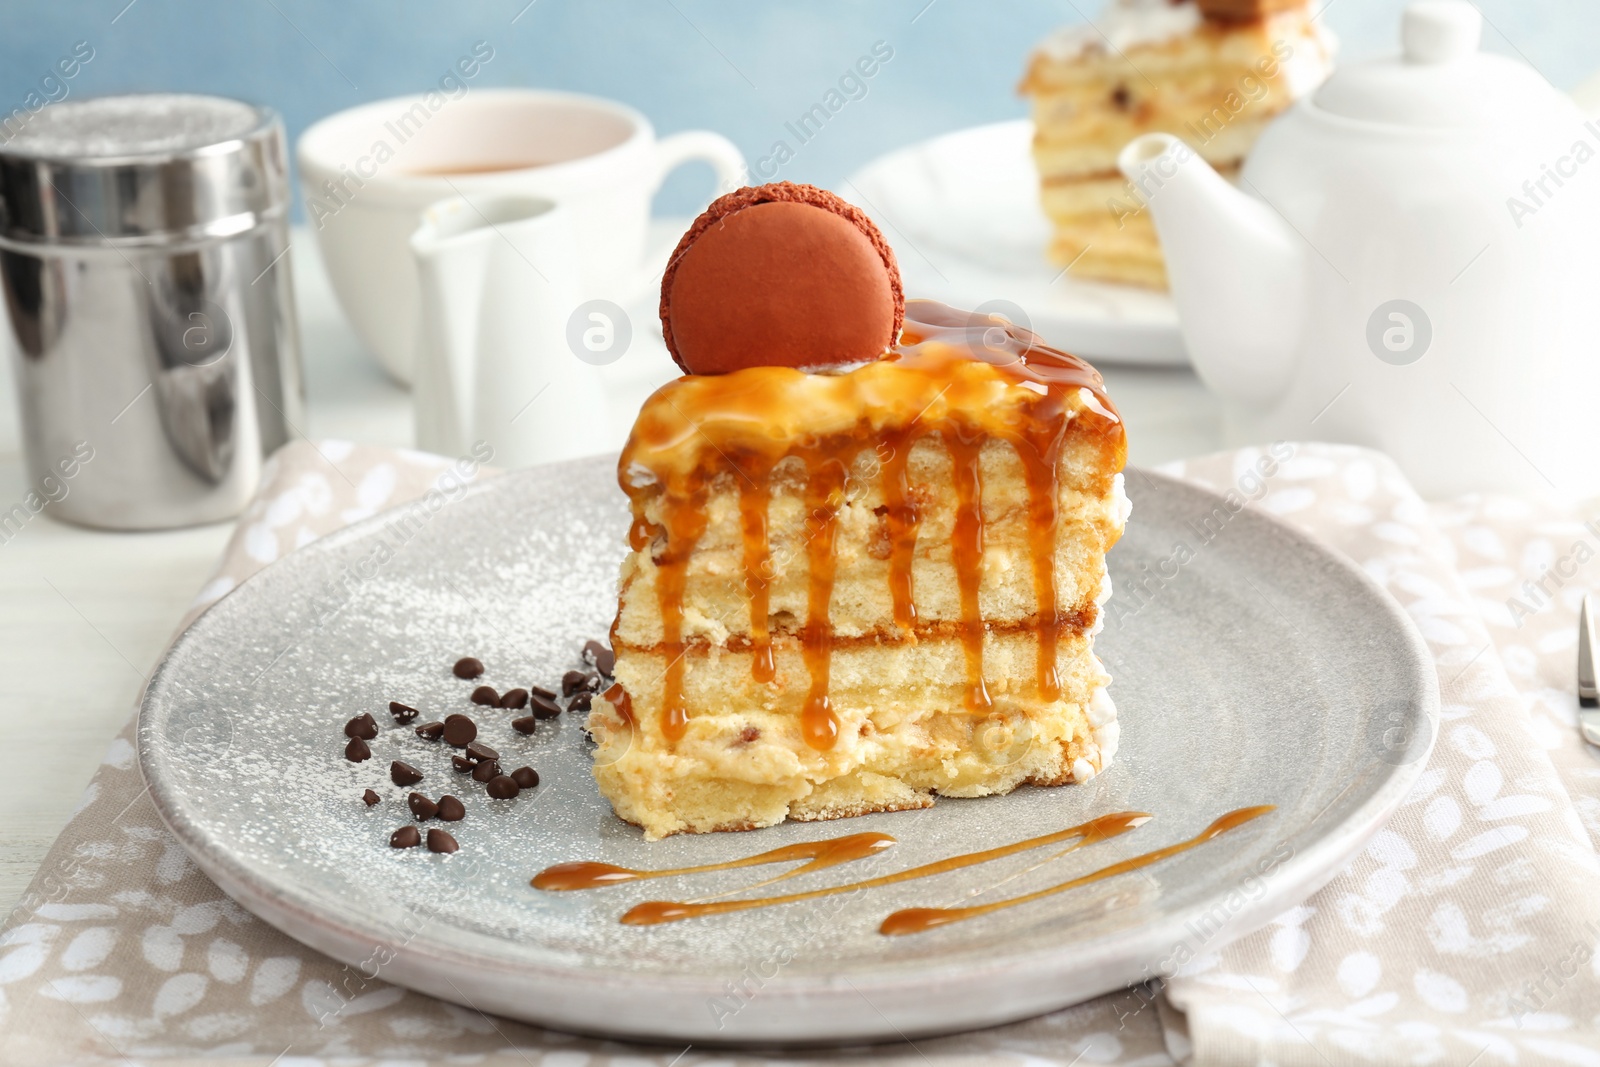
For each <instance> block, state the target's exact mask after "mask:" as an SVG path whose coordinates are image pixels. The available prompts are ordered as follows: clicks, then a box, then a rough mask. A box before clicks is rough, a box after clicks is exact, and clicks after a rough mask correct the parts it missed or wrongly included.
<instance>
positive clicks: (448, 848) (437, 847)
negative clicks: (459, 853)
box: [428, 827, 461, 852]
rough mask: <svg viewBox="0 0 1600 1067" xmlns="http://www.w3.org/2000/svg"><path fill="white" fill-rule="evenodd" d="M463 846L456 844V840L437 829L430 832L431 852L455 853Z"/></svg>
mask: <svg viewBox="0 0 1600 1067" xmlns="http://www.w3.org/2000/svg"><path fill="white" fill-rule="evenodd" d="M460 847H461V846H460V845H458V844H456V839H455V838H453V837H451V836H450V835H449V834H447V833H445V832H444V831H443V830H440V829H438V828H437V827H435V828H434V829H432V830H429V831H428V851H429V852H454V851H456V850H457V849H459V848H460Z"/></svg>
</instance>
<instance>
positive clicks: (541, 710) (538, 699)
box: [532, 694, 561, 719]
mask: <svg viewBox="0 0 1600 1067" xmlns="http://www.w3.org/2000/svg"><path fill="white" fill-rule="evenodd" d="M532 704H533V717H534V718H535V719H557V718H560V717H561V705H560V704H557V703H556V698H555V697H553V696H548V697H545V696H539V695H537V694H535V695H534V697H533V700H532Z"/></svg>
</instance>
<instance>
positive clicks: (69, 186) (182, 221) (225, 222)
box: [0, 93, 289, 245]
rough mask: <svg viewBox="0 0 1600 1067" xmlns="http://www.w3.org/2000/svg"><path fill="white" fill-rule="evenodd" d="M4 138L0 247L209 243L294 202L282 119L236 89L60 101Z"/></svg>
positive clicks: (1, 132) (4, 130)
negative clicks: (233, 94) (233, 93)
mask: <svg viewBox="0 0 1600 1067" xmlns="http://www.w3.org/2000/svg"><path fill="white" fill-rule="evenodd" d="M25 114H26V113H25ZM19 121H20V123H21V125H20V128H17V126H16V124H17V123H18V122H19ZM7 134H9V136H6V135H7ZM0 138H3V141H0V243H4V242H7V241H10V242H16V243H19V244H29V245H36V244H40V243H44V244H70V245H102V244H113V245H145V244H161V245H166V244H171V243H173V242H175V241H177V242H182V241H204V240H209V239H215V238H222V237H227V236H230V235H232V234H235V233H242V232H245V231H247V230H250V229H253V228H254V227H255V226H257V225H259V224H260V223H261V222H262V221H263V220H264V219H267V218H270V217H275V216H277V215H279V214H281V213H282V212H283V211H285V210H286V209H287V206H288V203H289V186H288V171H287V166H286V160H287V153H286V151H285V145H284V136H283V124H282V123H281V122H280V121H279V119H278V116H277V115H276V113H274V112H273V111H271V110H270V109H267V108H262V107H256V106H254V105H252V104H246V103H242V102H240V101H237V100H230V99H227V98H225V97H217V96H200V95H192V94H184V93H141V94H132V95H127V96H107V97H98V98H94V99H88V100H73V101H68V102H64V103H60V104H51V105H49V106H47V107H45V108H43V109H41V110H40V111H38V112H35V113H32V114H26V117H22V116H16V117H13V119H12V120H11V121H10V123H8V124H7V125H6V126H4V127H0Z"/></svg>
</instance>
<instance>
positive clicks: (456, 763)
mask: <svg viewBox="0 0 1600 1067" xmlns="http://www.w3.org/2000/svg"><path fill="white" fill-rule="evenodd" d="M450 766H452V767H454V768H455V769H456V771H457V772H458V773H460V774H466V773H467V772H468V771H470V770H472V768H473V767H475V766H477V764H475V763H473V762H472V761H471V760H469V759H468V758H467V757H465V756H451V757H450Z"/></svg>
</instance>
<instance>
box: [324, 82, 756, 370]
mask: <svg viewBox="0 0 1600 1067" xmlns="http://www.w3.org/2000/svg"><path fill="white" fill-rule="evenodd" d="M430 105H432V106H431V107H430ZM297 154H298V160H299V164H300V181H301V187H302V191H303V192H304V194H305V199H306V220H307V222H308V223H309V224H310V226H311V228H312V229H313V230H314V231H315V232H316V234H317V241H318V244H319V245H320V246H321V249H322V258H323V260H324V262H325V263H326V264H327V270H328V276H329V278H330V279H331V280H332V282H333V289H334V292H335V294H337V296H338V298H339V303H340V305H341V306H342V307H343V308H344V311H345V314H346V315H348V316H349V318H350V321H351V323H352V324H353V325H354V326H355V329H356V333H357V334H358V335H359V336H360V338H361V340H362V342H363V343H364V344H365V345H366V346H367V347H368V348H369V349H371V350H372V352H374V353H375V354H376V355H377V357H378V359H379V361H380V362H381V363H382V364H383V366H384V367H385V369H387V370H388V371H389V373H391V374H393V375H394V376H395V377H396V378H398V379H400V380H401V381H403V382H408V383H409V382H410V380H411V376H412V369H413V364H414V362H415V359H416V347H417V336H416V335H417V321H418V320H417V315H418V311H417V308H418V285H417V275H416V268H415V266H414V262H413V259H412V255H411V249H410V247H409V245H408V241H409V239H410V237H411V234H412V233H413V232H414V231H415V230H416V228H417V222H418V217H419V216H420V214H421V213H422V211H423V209H424V208H426V207H427V206H428V205H430V204H432V203H435V202H436V201H439V200H442V199H445V198H447V197H451V196H457V195H464V196H468V197H472V196H473V195H474V194H485V195H488V194H505V193H510V194H519V195H524V196H536V197H543V198H546V199H549V200H553V201H555V202H557V203H559V204H561V206H562V208H563V210H564V213H565V214H566V215H567V217H568V218H569V219H570V222H571V226H572V230H573V233H574V236H575V237H576V240H577V247H578V254H577V260H576V264H577V270H578V271H579V273H580V275H581V277H580V278H579V280H578V290H579V292H580V294H581V295H582V297H583V298H585V299H590V298H595V297H604V298H607V299H611V300H615V301H617V302H619V303H621V302H625V301H626V300H627V299H628V298H629V297H631V296H632V295H633V294H634V293H635V292H637V290H638V289H639V288H640V286H641V285H642V284H643V283H645V282H646V281H648V279H646V278H644V277H642V270H641V261H642V259H643V257H644V246H645V234H646V229H647V226H648V224H649V219H650V199H651V197H652V196H653V195H654V194H655V191H656V190H657V189H658V188H659V187H660V185H661V181H662V179H663V178H664V177H666V175H667V174H668V173H669V172H670V171H671V170H672V169H673V168H675V167H677V166H678V165H680V164H682V163H686V162H689V161H690V160H696V159H702V160H705V161H707V162H709V163H710V164H711V166H712V167H713V168H714V169H715V171H716V174H717V180H718V184H719V187H722V188H732V187H734V186H737V185H739V184H741V183H742V182H743V180H744V174H745V172H746V171H745V163H744V157H743V156H742V155H741V154H740V152H739V150H738V148H736V147H735V146H734V145H733V143H732V142H730V141H729V140H727V139H726V138H724V137H722V136H720V135H718V134H715V133H709V132H705V131H691V132H687V133H678V134H673V135H672V136H670V137H664V138H662V139H661V140H660V141H657V140H656V137H655V131H654V130H653V129H652V128H651V125H650V120H649V119H647V118H645V117H644V116H643V115H642V114H640V113H639V112H637V111H635V110H634V109H633V108H630V107H628V106H626V105H624V104H619V103H615V102H613V101H610V100H604V99H601V98H599V97H593V96H585V95H582V94H579V93H562V92H553V91H547V90H540V89H468V90H465V91H464V92H463V93H462V94H461V95H459V96H457V97H454V98H452V97H449V96H444V95H442V94H440V93H429V94H425V95H417V96H405V97H396V98H394V99H391V100H380V101H378V102H377V103H373V104H364V105H362V106H360V107H355V108H351V109H350V110H348V111H341V112H339V113H338V114H336V115H332V116H329V117H328V118H325V119H323V120H322V121H320V122H318V123H316V124H315V125H313V126H312V127H311V128H310V129H308V130H306V132H305V133H303V134H302V135H301V136H300V140H299V143H298V153H297Z"/></svg>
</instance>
